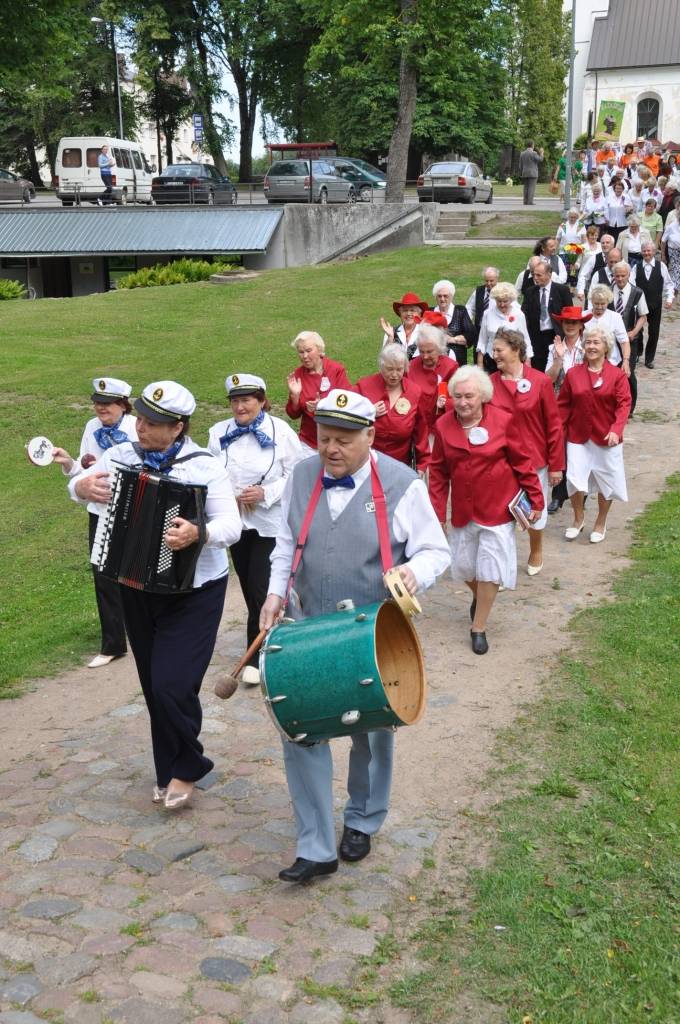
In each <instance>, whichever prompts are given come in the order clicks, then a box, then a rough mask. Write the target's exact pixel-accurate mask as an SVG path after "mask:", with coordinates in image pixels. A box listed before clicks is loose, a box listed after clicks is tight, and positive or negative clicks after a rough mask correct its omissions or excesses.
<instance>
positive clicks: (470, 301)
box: [465, 275, 521, 323]
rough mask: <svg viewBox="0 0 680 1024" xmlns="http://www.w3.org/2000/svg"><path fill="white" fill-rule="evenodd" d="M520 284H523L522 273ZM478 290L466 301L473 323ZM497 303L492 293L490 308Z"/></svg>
mask: <svg viewBox="0 0 680 1024" xmlns="http://www.w3.org/2000/svg"><path fill="white" fill-rule="evenodd" d="M520 284H521V275H520ZM476 291H477V289H476V288H474V289H473V292H472V295H471V296H470V298H469V299H468V300H467V302H466V303H465V308H466V309H467V311H468V315H469V317H470V319H471V320H472V322H473V323H474V322H475V292H476ZM517 291H519V288H518V289H517ZM495 305H496V300H495V299H492V298H491V295H489V308H490V307H491V306H495Z"/></svg>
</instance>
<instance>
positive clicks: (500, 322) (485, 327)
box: [477, 302, 534, 359]
mask: <svg viewBox="0 0 680 1024" xmlns="http://www.w3.org/2000/svg"><path fill="white" fill-rule="evenodd" d="M501 327H508V328H510V330H512V331H520V332H521V333H522V334H523V336H524V340H525V342H526V346H527V359H531V357H532V356H533V354H534V349H533V346H532V344H531V338H530V337H529V331H528V330H527V322H526V317H525V316H524V313H523V312H522V310H521V309H520V306H519V303H518V302H513V304H512V306H511V307H510V312H509V313H508V315H507V316H505V315H504V314H503V313H501V312H500V310H499V309H498V306H494V307H493V308H492V307H491V305H489V308H488V309H487V311H486V313H485V314H484V316H483V317H482V322H481V325H480V328H479V340H478V341H477V352H486V354H487V355H488V356H490V357H491V358H493V339H494V338H495V337H496V333H497V331H500V329H501Z"/></svg>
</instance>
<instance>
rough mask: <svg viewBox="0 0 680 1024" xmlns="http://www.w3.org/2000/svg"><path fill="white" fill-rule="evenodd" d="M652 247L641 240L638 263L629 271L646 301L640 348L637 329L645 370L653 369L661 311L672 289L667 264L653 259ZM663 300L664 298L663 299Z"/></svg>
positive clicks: (670, 301)
mask: <svg viewBox="0 0 680 1024" xmlns="http://www.w3.org/2000/svg"><path fill="white" fill-rule="evenodd" d="M655 251H656V246H655V245H654V242H643V243H642V263H640V264H639V265H638V266H637V267H636V268H635V270H634V271H633V272H632V275H631V277H632V281H633V284H634V285H636V286H637V287H638V288H639V289H640V291H641V292H642V294H643V295H644V297H645V299H646V300H647V308H648V309H649V313H648V314H647V347H646V348H645V347H644V338H643V332H642V331H640V355H642V351H643V349H644V354H645V366H646V367H647V369H648V370H653V369H654V356H655V355H656V346H657V344H658V342H659V328H660V326H661V312H662V309H663V306H664V304H665V306H666V309H670V308H671V306H672V305H673V299H674V297H675V288H674V287H673V282H672V281H671V279H670V275H669V273H668V267H667V266H666V264H665V263H661V262H660V261H659V260H657V259H655V258H654V255H655ZM664 300H665V301H664Z"/></svg>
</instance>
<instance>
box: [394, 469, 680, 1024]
mask: <svg viewBox="0 0 680 1024" xmlns="http://www.w3.org/2000/svg"><path fill="white" fill-rule="evenodd" d="M669 484H670V488H669V490H668V491H667V492H666V493H665V494H664V496H663V497H662V498H661V499H660V500H659V501H657V502H656V503H655V504H654V505H652V506H651V507H650V508H649V509H648V510H647V511H646V512H645V513H644V515H643V516H642V517H641V518H640V519H638V521H637V524H636V528H635V544H634V546H633V548H632V551H631V555H632V559H633V564H632V566H631V567H630V568H629V569H627V570H626V571H625V572H623V573H621V574H620V576H618V578H616V579H615V580H614V598H615V599H614V601H613V602H607V603H604V604H602V605H601V606H600V607H599V608H596V609H594V610H590V611H588V612H583V613H581V614H580V615H579V616H578V617H577V618H576V619H575V622H574V623H573V624H572V625H573V629H574V631H575V634H576V638H577V640H578V650H577V652H576V653H575V654H574V655H573V657H571V658H569V659H564V660H563V661H562V663H561V664H560V665H559V671H555V672H554V673H553V674H552V675H551V678H550V682H549V685H548V688H547V689H548V690H549V692H547V693H546V697H545V699H544V701H543V702H542V703H539V704H538V705H535V706H532V708H531V710H530V712H528V713H527V715H526V717H525V718H524V719H523V720H520V721H519V722H518V723H517V724H516V725H515V726H513V727H512V729H511V730H510V731H509V733H507V734H506V735H505V736H504V738H503V740H502V741H501V750H500V763H501V766H500V769H499V771H498V772H497V773H496V778H495V783H496V785H497V786H499V787H500V788H501V792H505V793H507V792H508V791H511V792H512V793H513V794H516V795H514V796H512V797H510V798H505V799H504V800H502V801H501V803H500V805H499V806H498V808H497V809H496V810H495V811H494V813H493V814H492V815H491V816H490V817H489V818H487V819H485V820H484V822H483V823H482V825H483V827H484V829H485V832H486V834H487V835H488V836H493V839H492V844H493V850H492V862H491V865H490V867H488V868H487V869H484V870H481V871H478V872H475V873H474V875H473V880H472V881H473V889H474V891H473V896H472V908H471V917H470V919H468V920H466V921H463V920H462V919H461V918H459V917H458V916H457V915H456V914H455V913H452V912H451V909H450V907H448V906H447V901H446V898H445V897H444V896H443V895H442V893H445V892H446V891H447V889H450V890H455V889H457V888H458V887H459V885H460V883H459V881H458V876H456V880H455V881H452V882H451V883H450V884H447V881H446V869H444V872H443V874H444V877H443V878H441V879H440V880H439V885H438V887H437V889H438V895H433V896H432V897H431V917H430V918H429V920H428V922H427V924H426V925H425V926H424V927H422V928H421V929H420V930H419V932H418V934H416V935H415V936H412V937H411V943H410V948H411V949H413V945H414V943H415V944H416V945H417V946H419V948H420V954H421V956H422V959H423V970H422V972H419V973H417V974H415V975H410V976H407V977H405V978H403V979H402V980H401V981H399V982H397V983H396V984H395V985H394V986H393V988H392V997H393V999H394V1001H395V1002H396V1003H397V1004H398V1005H400V1006H406V1007H409V1008H410V1009H411V1010H412V1011H413V1012H414V1013H415V1015H416V1018H417V1019H418V1020H419V1021H428V1022H430V1021H439V1022H442V1024H444V1022H445V1024H449V1022H450V1021H452V1017H451V1015H450V1008H451V1005H452V1003H453V1002H454V1001H455V1000H456V999H457V997H458V996H459V995H460V993H461V992H464V993H466V999H467V995H468V994H470V995H471V996H472V998H473V1001H476V1002H479V1003H480V1004H481V1005H482V1006H484V1005H486V1006H487V1007H488V1008H489V1011H490V1012H491V1011H492V1009H493V1019H494V1020H501V1019H502V1020H504V1021H509V1022H512V1024H521V1022H523V1021H524V1022H526V1024H639V1022H641V1021H649V1022H651V1024H677V1022H678V1021H679V1020H680V927H679V922H680V916H679V914H678V910H679V905H678V904H679V896H680V815H679V814H678V808H679V806H680V746H679V745H678V721H679V720H680V687H679V686H678V679H679V676H680V673H679V670H678V665H679V663H680V640H679V638H680V594H679V592H678V585H677V584H678V579H680V526H679V523H680V476H675V477H674V478H671V480H670V481H669ZM490 785H491V786H492V787H493V786H494V780H493V779H492V780H490ZM497 926H501V927H500V929H497ZM464 1001H466V1000H464ZM496 1009H500V1010H501V1014H500V1015H499V1014H497V1013H496V1012H495V1011H496ZM456 1019H463V1018H456ZM474 1019H475V1020H480V1021H481V1020H483V1019H485V1018H484V1011H483V1010H482V1012H481V1015H478V1016H475V1017H474Z"/></svg>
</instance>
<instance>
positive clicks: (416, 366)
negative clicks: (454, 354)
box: [408, 323, 458, 432]
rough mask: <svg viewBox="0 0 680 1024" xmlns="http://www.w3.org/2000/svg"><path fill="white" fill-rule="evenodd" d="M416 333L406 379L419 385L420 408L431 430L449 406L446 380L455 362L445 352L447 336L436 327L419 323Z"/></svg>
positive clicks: (455, 365)
mask: <svg viewBox="0 0 680 1024" xmlns="http://www.w3.org/2000/svg"><path fill="white" fill-rule="evenodd" d="M417 337H418V352H419V354H418V355H417V356H416V357H415V358H414V359H412V360H411V362H410V363H409V365H408V379H409V380H410V381H411V382H412V383H413V384H416V385H417V386H418V387H419V388H420V408H421V410H422V412H423V415H424V417H425V420H426V422H427V426H428V429H429V431H430V432H431V431H432V429H433V428H434V425H435V422H436V420H437V417H438V416H441V415H442V413H443V412H444V411H445V410H446V409H451V408H452V406H451V400H450V398H449V395H448V390H447V387H446V384H447V381H449V380H450V379H451V377H453V375H454V373H455V372H456V370H457V369H458V363H457V362H456V360H455V359H450V358H449V356H447V355H446V354H445V353H446V351H447V343H446V337H447V336H446V335H445V334H444V332H443V331H442V330H440V328H439V327H434V326H432V324H427V323H425V324H419V325H418V336H417Z"/></svg>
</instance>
